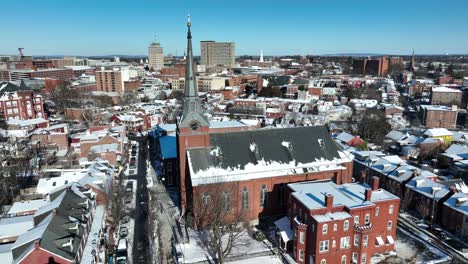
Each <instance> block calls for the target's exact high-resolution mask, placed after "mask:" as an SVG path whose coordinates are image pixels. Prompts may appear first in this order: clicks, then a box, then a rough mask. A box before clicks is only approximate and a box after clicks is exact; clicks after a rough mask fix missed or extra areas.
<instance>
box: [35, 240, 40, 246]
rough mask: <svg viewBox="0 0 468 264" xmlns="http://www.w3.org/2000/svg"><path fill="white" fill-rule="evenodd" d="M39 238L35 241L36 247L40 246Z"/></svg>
mask: <svg viewBox="0 0 468 264" xmlns="http://www.w3.org/2000/svg"><path fill="white" fill-rule="evenodd" d="M39 247H40V245H39V240H36V241H34V248H39Z"/></svg>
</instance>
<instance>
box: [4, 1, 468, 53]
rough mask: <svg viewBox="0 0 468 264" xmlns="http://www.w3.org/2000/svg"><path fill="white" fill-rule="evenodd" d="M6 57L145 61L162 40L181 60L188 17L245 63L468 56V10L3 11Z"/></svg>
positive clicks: (182, 5)
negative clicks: (352, 56)
mask: <svg viewBox="0 0 468 264" xmlns="http://www.w3.org/2000/svg"><path fill="white" fill-rule="evenodd" d="M1 8H2V10H3V11H4V12H2V24H3V26H2V29H1V31H0V36H2V37H1V39H2V40H1V41H0V54H16V53H17V48H18V47H24V48H25V53H26V54H27V55H63V54H65V55H109V54H128V55H140V54H141V55H144V54H146V53H147V46H148V44H149V43H150V42H151V41H153V40H154V36H155V35H156V36H157V40H158V41H159V42H161V44H162V46H163V47H164V51H165V53H166V54H168V53H171V54H174V55H175V54H176V52H177V54H178V55H182V54H183V51H184V49H185V46H186V41H185V38H186V25H185V23H186V15H187V14H188V13H190V14H191V16H192V24H193V27H192V28H193V41H194V48H195V49H194V53H195V54H199V52H200V45H199V41H200V40H215V41H234V42H236V52H237V55H243V54H250V55H258V54H259V52H260V49H263V50H264V54H265V55H282V54H286V55H287V54H330V53H364V52H365V53H387V54H409V53H411V50H412V49H413V48H415V49H416V53H419V54H441V53H464V54H468V19H467V17H466V12H467V11H468V1H466V0H446V1H436V0H425V1H422V0H418V1H414V0H405V1H402V0H392V1H389V0H386V1H377V0H333V1H331V0H290V1H281V0H270V1H267V0H249V1H247V0H234V1H223V0H221V1H220V0H217V1H204V0H184V1H183V0H165V1H159V0H153V1H146V0H133V1H130V0H129V1H127V0H123V1H119V0H113V1H111V0H21V1H20V0H12V1H2V4H1Z"/></svg>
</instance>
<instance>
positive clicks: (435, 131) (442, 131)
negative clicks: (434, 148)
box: [424, 128, 453, 137]
mask: <svg viewBox="0 0 468 264" xmlns="http://www.w3.org/2000/svg"><path fill="white" fill-rule="evenodd" d="M424 135H426V136H429V137H441V136H452V135H453V133H452V132H450V131H448V130H447V129H446V128H429V129H427V130H426V131H425V132H424Z"/></svg>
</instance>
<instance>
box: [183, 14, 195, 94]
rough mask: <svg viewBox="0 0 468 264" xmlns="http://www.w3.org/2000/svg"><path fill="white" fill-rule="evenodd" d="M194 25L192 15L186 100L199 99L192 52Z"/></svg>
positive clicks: (186, 73) (186, 77)
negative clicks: (192, 27)
mask: <svg viewBox="0 0 468 264" xmlns="http://www.w3.org/2000/svg"><path fill="white" fill-rule="evenodd" d="M191 26H192V23H191V22H190V15H188V19H187V55H186V56H187V61H186V65H185V67H186V69H185V70H186V71H185V90H184V92H185V98H186V99H187V97H196V98H198V87H197V79H196V78H195V68H194V65H193V51H192V32H191V31H190V27H191Z"/></svg>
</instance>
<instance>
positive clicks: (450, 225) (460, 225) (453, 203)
mask: <svg viewBox="0 0 468 264" xmlns="http://www.w3.org/2000/svg"><path fill="white" fill-rule="evenodd" d="M439 215H440V216H443V217H440V220H439V223H440V224H441V226H443V227H444V228H445V230H447V231H449V232H452V233H454V234H455V235H457V236H459V237H461V238H463V239H465V240H466V239H468V194H466V193H462V192H460V193H455V194H454V195H452V196H451V197H450V198H448V199H447V200H446V201H444V203H443V204H442V205H441V206H440V214H439Z"/></svg>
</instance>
